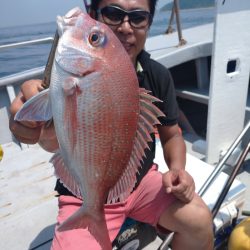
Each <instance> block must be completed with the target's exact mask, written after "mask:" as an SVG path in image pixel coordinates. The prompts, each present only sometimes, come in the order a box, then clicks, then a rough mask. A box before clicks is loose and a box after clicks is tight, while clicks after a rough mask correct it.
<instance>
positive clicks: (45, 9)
mask: <svg viewBox="0 0 250 250" xmlns="http://www.w3.org/2000/svg"><path fill="white" fill-rule="evenodd" d="M83 2H84V0H0V28H7V27H10V26H17V25H26V24H37V23H46V22H53V21H55V20H56V16H57V15H64V14H66V13H67V11H68V10H70V9H71V8H73V7H76V6H79V7H83V5H84V3H83ZM168 2H171V0H158V4H157V7H158V8H161V7H162V6H163V5H164V4H166V3H168ZM0 36H1V34H0Z"/></svg>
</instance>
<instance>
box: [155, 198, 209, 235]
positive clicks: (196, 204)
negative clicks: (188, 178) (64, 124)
mask: <svg viewBox="0 0 250 250" xmlns="http://www.w3.org/2000/svg"><path fill="white" fill-rule="evenodd" d="M159 224H160V225H161V226H163V227H165V228H167V229H169V230H172V231H175V232H178V231H186V232H187V231H189V232H190V233H191V232H192V231H193V232H199V231H201V230H202V231H203V230H205V231H210V232H212V215H211V212H210V210H209V209H208V207H207V205H206V204H205V203H204V202H203V200H202V199H201V198H200V197H198V196H197V195H196V196H195V197H194V199H193V200H192V201H191V202H190V203H188V204H183V203H182V202H179V201H176V202H175V203H173V204H172V206H171V207H169V208H168V209H167V210H166V211H165V212H164V213H163V214H162V216H161V218H160V220H159Z"/></svg>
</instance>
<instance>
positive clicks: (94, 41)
mask: <svg viewBox="0 0 250 250" xmlns="http://www.w3.org/2000/svg"><path fill="white" fill-rule="evenodd" d="M88 39H89V43H90V44H91V45H92V46H93V47H99V46H101V45H103V43H104V41H105V36H104V34H103V33H102V32H101V31H97V30H94V31H92V32H91V33H90V34H89V38H88Z"/></svg>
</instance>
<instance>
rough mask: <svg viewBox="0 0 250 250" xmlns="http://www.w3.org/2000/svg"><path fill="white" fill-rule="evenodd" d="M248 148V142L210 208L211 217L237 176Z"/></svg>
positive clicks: (249, 146)
mask: <svg viewBox="0 0 250 250" xmlns="http://www.w3.org/2000/svg"><path fill="white" fill-rule="evenodd" d="M249 149H250V142H249V143H248V145H247V146H246V148H245V149H244V151H243V152H242V154H241V155H240V158H239V160H238V162H237V164H236V166H235V167H234V170H233V172H232V173H231V175H230V176H229V178H228V180H227V182H226V184H225V185H224V187H223V189H222V192H221V194H220V196H219V198H218V200H217V201H216V203H215V205H214V207H213V209H212V215H213V218H215V216H216V215H217V213H218V211H219V209H220V207H221V204H222V202H223V201H224V199H225V197H226V195H227V193H228V191H229V189H230V187H231V185H232V183H233V181H234V179H235V177H236V176H237V174H238V172H239V170H240V169H241V166H242V164H243V162H244V160H245V158H246V156H247V154H248V153H249Z"/></svg>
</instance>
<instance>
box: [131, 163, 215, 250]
mask: <svg viewBox="0 0 250 250" xmlns="http://www.w3.org/2000/svg"><path fill="white" fill-rule="evenodd" d="M127 209H128V216H129V217H131V218H133V219H135V220H139V221H142V222H145V223H149V224H151V225H153V226H156V227H157V225H159V226H161V227H164V228H166V229H168V230H170V231H173V232H176V233H175V236H174V240H173V244H172V245H173V250H184V249H185V250H196V249H198V250H211V249H213V231H212V219H211V213H210V211H209V209H208V207H207V206H206V204H205V203H204V202H203V201H202V199H201V198H199V197H198V196H197V195H196V196H195V198H194V199H193V200H192V201H191V202H190V203H188V204H184V203H182V202H181V201H178V200H177V199H176V198H175V197H174V196H173V195H172V194H167V193H166V191H165V188H164V187H163V185H162V174H161V173H160V172H158V171H157V168H156V166H155V165H153V167H152V168H151V170H150V171H149V172H148V174H147V175H146V176H145V177H144V178H143V179H142V181H141V183H140V185H139V186H138V187H137V189H136V190H135V191H134V192H133V193H132V194H131V196H130V197H129V199H128V208H127ZM159 228H160V227H159Z"/></svg>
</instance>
